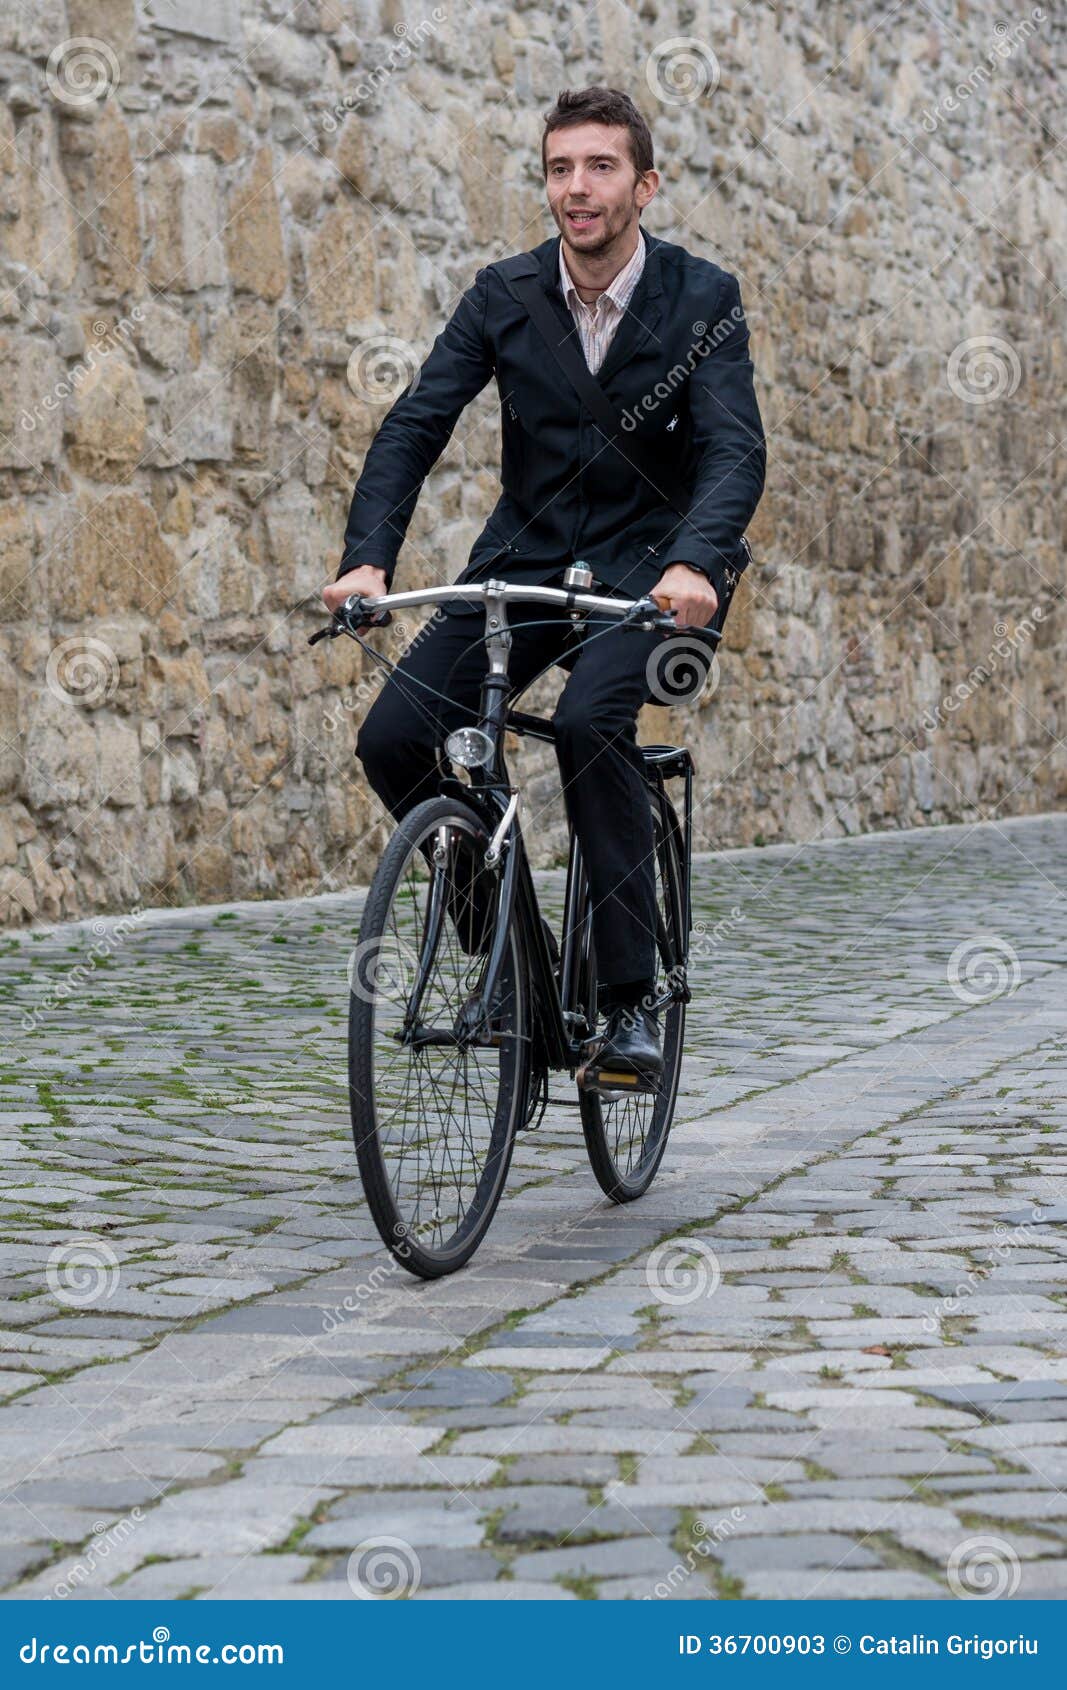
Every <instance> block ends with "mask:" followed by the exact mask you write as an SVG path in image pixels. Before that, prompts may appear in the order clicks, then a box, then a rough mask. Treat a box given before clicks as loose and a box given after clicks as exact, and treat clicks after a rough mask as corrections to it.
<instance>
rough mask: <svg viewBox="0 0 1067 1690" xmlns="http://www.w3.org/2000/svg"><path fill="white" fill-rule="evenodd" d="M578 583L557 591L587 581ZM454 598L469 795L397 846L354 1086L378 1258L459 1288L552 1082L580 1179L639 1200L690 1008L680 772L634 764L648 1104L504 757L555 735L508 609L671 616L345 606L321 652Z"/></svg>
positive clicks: (488, 598)
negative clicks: (580, 1149) (649, 1029)
mask: <svg viewBox="0 0 1067 1690" xmlns="http://www.w3.org/2000/svg"><path fill="white" fill-rule="evenodd" d="M581 568H582V566H573V568H572V570H571V571H570V572H569V574H568V576H567V577H566V579H567V580H574V579H578V580H581V579H583V576H582V575H581V574H579V573H577V571H580V570H581ZM587 578H588V577H585V579H587ZM461 598H462V599H466V600H469V601H473V600H483V601H484V603H485V614H486V634H485V643H486V647H487V651H488V659H489V662H488V672H487V674H486V676H485V679H484V681H483V684H482V689H481V699H480V708H479V713H478V720H477V725H472V726H470V727H461V728H458V729H456V730H455V731H454V732H452V733H450V734H449V735H448V736H447V738H446V739H445V741H444V745H443V750H444V753H445V756H446V757H447V759H448V761H449V763H450V764H451V766H452V768H453V771H455V770H457V769H458V770H462V771H464V772H465V774H466V779H465V780H461V779H460V778H458V775H457V774H456V773H455V772H453V774H452V775H450V776H446V777H444V778H442V781H441V786H440V794H439V796H437V797H434V798H430V799H427V800H426V801H425V802H423V803H421V804H419V805H418V806H417V807H416V808H415V809H413V810H411V811H410V812H409V814H408V815H407V816H405V818H404V819H403V821H402V822H401V823H400V824H399V825H398V826H397V829H396V831H395V833H394V834H393V836H392V838H391V839H390V841H389V844H388V845H387V847H386V849H385V851H384V852H383V854H382V857H381V860H380V862H379V864H378V868H377V871H376V873H375V875H374V879H373V881H372V883H371V887H370V891H369V893H368V896H367V901H366V905H365V907H364V911H363V919H362V923H361V926H360V930H359V938H358V942H357V944H356V948H355V950H354V952H353V953H352V956H351V958H350V961H349V988H350V992H349V1038H348V1080H349V1098H350V1103H351V1111H352V1130H353V1136H354V1138H355V1147H356V1155H357V1158H358V1161H359V1169H360V1174H361V1177H362V1180H363V1185H364V1189H365V1191H366V1194H367V1201H368V1203H369V1205H370V1210H371V1214H372V1215H373V1217H374V1221H375V1224H376V1226H377V1228H378V1231H379V1233H380V1234H381V1236H382V1239H383V1240H384V1242H385V1243H386V1244H387V1245H388V1247H389V1249H390V1250H391V1251H392V1253H393V1255H394V1256H395V1257H396V1259H397V1261H399V1262H401V1263H402V1264H403V1266H404V1267H406V1268H407V1269H409V1271H410V1272H412V1273H414V1274H417V1275H419V1276H420V1277H423V1278H436V1277H438V1276H439V1275H441V1274H446V1273H452V1272H454V1271H455V1270H456V1269H457V1268H459V1267H462V1266H463V1264H464V1263H465V1262H467V1261H468V1260H469V1259H470V1257H471V1256H472V1255H473V1253H474V1251H475V1250H476V1249H477V1247H478V1245H479V1243H480V1242H481V1240H482V1238H483V1237H484V1236H485V1233H486V1230H487V1229H488V1227H489V1224H490V1222H491V1220H492V1218H493V1214H494V1212H495V1210H496V1206H497V1204H498V1203H499V1201H500V1198H501V1195H502V1193H503V1190H504V1182H505V1179H506V1177H507V1172H508V1167H509V1165H510V1162H511V1155H512V1149H513V1146H514V1143H515V1135H516V1134H517V1133H518V1132H519V1131H522V1130H524V1129H527V1128H532V1127H536V1126H537V1125H538V1124H539V1123H540V1120H541V1118H542V1116H543V1114H544V1111H545V1108H546V1106H547V1102H548V1076H549V1073H550V1072H551V1071H552V1070H566V1071H567V1072H568V1073H569V1074H570V1075H571V1076H572V1077H573V1078H574V1079H575V1080H576V1082H577V1086H578V1100H579V1107H580V1111H581V1120H582V1127H583V1131H584V1134H585V1142H586V1145H587V1147H588V1152H589V1159H590V1162H591V1163H592V1167H593V1172H594V1174H595V1175H596V1178H597V1180H598V1181H599V1183H600V1186H601V1188H602V1190H603V1191H604V1192H605V1194H606V1195H607V1196H608V1197H609V1198H610V1199H611V1200H612V1201H613V1202H615V1203H626V1202H630V1201H632V1200H633V1199H634V1198H636V1197H640V1196H641V1195H642V1194H643V1193H644V1192H646V1191H647V1190H648V1188H649V1186H650V1185H651V1183H652V1180H653V1178H654V1177H655V1174H656V1170H657V1169H658V1167H659V1165H660V1162H661V1161H662V1159H663V1153H664V1151H665V1149H666V1146H667V1138H668V1134H669V1133H670V1128H671V1121H672V1119H673V1115H674V1107H675V1100H676V1097H677V1093H678V1081H679V1075H680V1072H681V1063H682V1043H683V1033H684V1028H685V1007H686V1004H687V1003H688V1001H689V998H690V990H689V986H688V984H687V980H686V967H687V959H688V951H689V935H690V929H691V898H690V864H691V851H692V779H693V765H692V759H691V758H690V755H689V752H688V751H687V750H684V749H681V748H678V747H675V746H667V745H647V746H644V747H642V750H643V753H644V761H645V772H646V779H647V788H648V801H649V805H650V807H651V812H652V822H653V833H654V841H655V857H656V886H657V953H658V973H657V980H656V997H655V1002H656V1007H657V1008H658V1009H659V1010H660V1011H661V1012H662V1026H663V1055H664V1062H663V1072H662V1076H661V1077H660V1078H659V1080H658V1081H657V1083H656V1084H655V1085H654V1086H650V1085H649V1083H648V1081H647V1078H646V1077H644V1076H642V1075H639V1074H636V1073H635V1074H625V1073H620V1072H616V1071H612V1070H606V1069H601V1068H599V1067H598V1065H597V1062H596V1056H595V1051H596V1044H595V1039H594V1035H595V1033H596V1025H597V976H596V953H595V949H594V945H593V930H592V911H591V905H590V897H589V887H588V882H587V879H586V874H585V870H584V866H583V861H582V854H581V849H580V846H579V844H578V841H577V839H576V838H575V837H574V835H573V833H572V834H571V836H570V850H569V856H568V864H567V878H566V892H565V898H564V917H563V931H562V934H561V936H560V941H559V942H557V941H556V938H555V935H554V933H553V932H552V929H551V928H550V927H549V925H548V923H547V922H546V921H545V920H544V918H543V917H542V915H541V911H540V908H539V905H538V899H537V892H536V888H535V886H534V880H533V875H532V873H531V869H530V863H529V859H528V857H527V853H526V846H525V843H524V840H523V834H522V828H521V825H520V820H519V813H518V812H519V798H520V794H519V791H518V789H517V788H516V787H515V786H514V785H513V784H512V782H511V779H510V777H509V775H508V771H507V766H506V762H505V757H504V744H505V734H506V733H507V732H513V733H517V734H528V735H530V736H532V737H534V738H536V739H543V740H549V741H552V740H554V737H555V736H554V732H553V728H552V724H551V723H550V722H549V721H547V720H545V719H542V718H541V717H538V716H532V715H527V714H525V713H523V712H522V711H519V710H516V709H514V708H513V707H512V700H511V687H510V683H509V680H508V651H509V646H510V633H509V630H508V623H507V606H508V605H509V604H512V603H515V602H517V601H520V600H521V601H524V602H531V601H532V602H536V603H540V604H545V605H553V606H565V607H566V608H567V609H568V611H569V612H570V614H571V617H572V618H573V619H574V620H575V621H576V623H577V624H579V632H580V636H581V637H583V638H588V637H591V629H592V627H593V625H594V622H595V621H596V620H600V619H609V620H608V621H607V623H606V625H608V626H610V625H612V624H615V625H618V624H620V623H621V625H623V626H628V627H635V628H642V629H649V628H661V629H664V630H674V629H675V623H674V618H673V614H672V613H671V612H668V611H663V610H661V609H660V607H659V606H658V605H657V604H656V602H655V600H654V599H652V598H643V599H637V600H627V599H618V598H609V597H601V596H598V595H596V594H593V593H588V592H581V591H577V590H568V589H567V588H559V587H537V586H520V585H508V584H506V583H504V582H500V581H488V582H484V583H471V584H466V585H463V586H458V585H454V586H441V587H428V588H425V589H422V590H419V591H415V592H403V593H393V594H389V595H388V596H383V597H381V598H361V597H353V598H350V599H348V600H346V601H345V603H344V605H342V606H341V608H340V609H339V610H338V611H337V612H336V614H335V616H334V618H333V620H332V622H331V624H330V625H329V627H327V628H323V629H320V630H319V632H318V633H316V634H314V635H312V643H314V641H316V640H319V639H323V638H326V637H329V636H334V635H337V634H349V635H351V636H352V637H354V638H357V639H359V638H360V636H361V635H362V634H363V633H364V632H365V631H366V630H367V629H369V628H372V627H375V626H383V625H384V624H385V622H387V621H388V620H389V619H390V615H391V612H392V611H393V610H400V609H407V608H409V607H414V606H417V605H426V604H434V603H438V602H441V601H444V600H450V599H461ZM705 633H709V634H711V638H712V640H713V641H714V640H715V639H716V638H717V636H716V635H715V634H714V633H713V632H712V631H711V630H705ZM592 637H595V636H592ZM364 649H365V650H370V649H371V648H369V647H367V646H365V647H364ZM712 649H713V648H712ZM673 777H677V778H679V779H681V780H682V781H684V812H683V820H682V821H681V822H679V819H678V816H677V814H676V812H675V809H674V807H673V806H672V804H671V803H670V801H669V800H668V797H667V794H666V789H665V785H664V783H665V781H666V780H668V779H670V778H673Z"/></svg>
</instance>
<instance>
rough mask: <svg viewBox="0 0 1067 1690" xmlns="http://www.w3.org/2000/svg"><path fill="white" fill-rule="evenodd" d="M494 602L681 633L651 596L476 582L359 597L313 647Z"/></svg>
mask: <svg viewBox="0 0 1067 1690" xmlns="http://www.w3.org/2000/svg"><path fill="white" fill-rule="evenodd" d="M490 598H494V599H497V600H502V601H503V603H504V604H515V603H519V602H522V603H525V604H546V605H547V604H553V605H559V606H561V607H564V608H566V609H568V610H578V611H585V612H594V613H597V614H601V615H608V616H618V617H619V618H620V622H621V623H626V624H629V625H630V626H632V627H638V628H645V629H649V628H662V629H665V630H675V629H676V628H677V624H676V622H675V620H674V612H673V611H671V610H661V608H660V606H659V605H658V604H657V603H656V601H655V599H654V598H651V597H648V596H646V597H645V598H640V599H618V598H608V597H605V596H604V595H602V594H598V593H582V592H578V591H577V590H576V589H574V588H569V587H538V586H523V585H522V584H521V583H519V582H506V581H485V582H476V581H470V582H464V583H463V584H462V585H455V586H441V587H419V588H416V589H415V590H414V591H412V592H406V593H383V594H381V595H380V596H377V597H371V596H368V595H365V594H362V593H353V594H352V596H351V598H347V599H345V602H344V604H342V605H341V606H340V607H339V609H337V610H335V611H334V614H333V620H332V621H331V622H330V623H329V625H328V626H327V627H325V628H320V629H319V630H318V632H317V633H314V634H312V635H310V636H309V638H308V645H315V644H317V642H318V641H319V640H326V639H336V637H337V635H338V634H351V635H353V637H354V636H355V635H357V634H358V633H360V632H361V631H362V630H363V629H365V628H384V627H386V626H387V625H388V623H390V622H391V621H392V612H393V611H394V610H406V609H408V608H409V607H411V608H414V606H416V605H421V604H440V603H443V602H445V601H446V600H448V599H462V600H464V601H466V602H468V603H473V602H477V601H478V600H481V602H482V603H483V604H484V603H487V602H488V600H489V599H490ZM699 632H700V633H702V634H706V635H707V636H708V637H709V638H710V639H713V640H714V641H715V642H716V643H717V642H718V641H719V639H720V638H721V635H720V633H719V632H718V630H717V629H714V628H702V629H700V630H699Z"/></svg>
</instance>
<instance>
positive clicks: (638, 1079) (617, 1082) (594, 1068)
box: [575, 1062, 657, 1097]
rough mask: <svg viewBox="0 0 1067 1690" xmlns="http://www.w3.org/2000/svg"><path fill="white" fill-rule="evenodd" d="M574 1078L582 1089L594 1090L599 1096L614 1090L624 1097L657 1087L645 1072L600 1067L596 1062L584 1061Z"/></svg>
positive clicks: (653, 1089)
mask: <svg viewBox="0 0 1067 1690" xmlns="http://www.w3.org/2000/svg"><path fill="white" fill-rule="evenodd" d="M575 1079H576V1080H577V1081H578V1085H579V1086H580V1088H581V1089H582V1091H595V1092H598V1093H599V1094H600V1095H601V1096H604V1095H606V1094H608V1093H611V1092H614V1093H615V1094H616V1095H618V1096H620V1097H625V1096H628V1095H630V1094H632V1093H635V1092H649V1091H655V1090H656V1089H657V1088H656V1083H655V1081H654V1080H652V1079H651V1078H650V1077H649V1076H648V1075H647V1074H639V1073H637V1072H636V1071H633V1070H629V1071H628V1070H625V1069H621V1068H602V1067H601V1066H600V1064H599V1063H597V1062H586V1063H585V1064H584V1065H583V1066H582V1067H581V1068H579V1069H578V1072H577V1074H576V1075H575Z"/></svg>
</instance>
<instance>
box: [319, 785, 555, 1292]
mask: <svg viewBox="0 0 1067 1690" xmlns="http://www.w3.org/2000/svg"><path fill="white" fill-rule="evenodd" d="M488 842H489V840H488V834H487V832H486V829H485V826H484V824H483V822H482V820H481V818H480V817H479V816H478V814H477V812H476V811H475V810H473V809H471V808H469V807H468V806H467V805H465V804H463V803H462V802H461V801H459V800H457V799H451V798H446V797H440V798H430V799H427V800H426V801H425V802H424V803H422V804H420V805H418V806H417V808H416V809H414V810H412V811H411V813H410V814H409V815H408V816H406V817H405V818H404V820H403V821H402V822H401V823H400V825H399V827H398V828H397V830H396V832H395V833H394V835H393V837H392V839H391V840H390V842H389V844H388V846H387V847H386V849H385V851H384V853H383V855H382V859H381V862H380V863H379V865H378V870H377V873H376V874H375V876H374V880H373V882H372V884H371V888H370V892H369V894H368V897H367V903H366V907H365V909H364V912H363V920H362V923H361V926H360V931H359V941H358V944H357V946H356V949H355V951H354V952H353V954H352V957H351V959H350V963H349V987H350V996H349V1046H348V1051H349V1067H348V1071H349V1098H350V1104H351V1110H352V1132H353V1137H354V1140H355V1147H356V1157H357V1159H358V1162H359V1170H360V1175H361V1178H362V1181H363V1187H364V1190H365V1192H366V1195H367V1202H368V1205H369V1207H370V1211H371V1214H372V1216H373V1218H374V1223H375V1225H376V1226H377V1228H378V1231H379V1233H380V1234H381V1237H382V1239H383V1241H384V1242H385V1243H386V1244H387V1245H388V1247H389V1249H390V1250H391V1251H392V1253H393V1255H394V1256H395V1258H396V1259H397V1261H398V1262H400V1263H401V1264H402V1265H403V1266H404V1267H405V1268H407V1269H408V1270H409V1272H411V1273H414V1274H417V1275H418V1276H420V1277H421V1278H425V1279H432V1278H437V1277H438V1276H440V1275H441V1274H445V1273H452V1272H454V1271H455V1270H456V1269H457V1268H459V1267H462V1266H463V1264H464V1262H466V1261H468V1260H469V1259H470V1257H471V1256H472V1255H473V1253H474V1251H475V1250H476V1249H477V1248H478V1245H479V1244H480V1242H481V1240H482V1238H483V1237H484V1236H485V1232H486V1229H487V1228H488V1226H489V1223H490V1221H491V1220H492V1218H493V1213H494V1211H495V1209H496V1206H497V1204H498V1203H499V1201H500V1197H501V1193H502V1192H503V1189H504V1181H505V1179H506V1177H507V1171H508V1167H509V1165H510V1162H511V1154H512V1148H513V1145H514V1141H515V1133H516V1130H517V1128H518V1126H519V1124H520V1122H521V1120H522V1117H523V1114H524V1112H525V1107H526V1089H527V1071H528V1064H529V1046H530V1040H529V1025H528V1023H529V1002H530V989H529V972H528V965H527V959H526V956H525V952H524V949H523V944H522V938H521V934H520V932H519V929H518V923H517V922H514V921H513V922H512V923H511V928H510V932H509V936H508V943H507V947H506V949H505V953H504V960H503V967H502V972H501V976H500V981H499V986H498V991H497V993H496V996H495V998H494V1003H493V1005H492V1013H491V1016H490V1017H489V1018H488V1019H486V1018H483V1019H482V1021H481V1024H480V1026H479V1027H478V1028H477V1029H475V1031H474V1036H469V1034H470V1029H469V1027H468V1028H467V1030H466V1032H465V1031H464V1028H463V1019H462V1016H463V1010H464V1005H465V1004H466V1005H469V1004H470V1002H471V1001H472V999H473V996H474V995H475V994H477V992H478V990H479V987H480V983H481V980H482V976H483V974H484V970H485V965H486V954H487V952H488V949H489V943H490V941H491V939H492V935H493V932H494V929H495V926H496V922H497V919H498V912H499V904H500V885H501V882H500V875H499V872H497V871H493V872H490V871H489V870H487V869H486V868H485V866H484V856H485V850H486V846H487V845H488ZM468 1015H469V1009H468Z"/></svg>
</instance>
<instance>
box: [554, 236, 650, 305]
mask: <svg viewBox="0 0 1067 1690" xmlns="http://www.w3.org/2000/svg"><path fill="white" fill-rule="evenodd" d="M646 251H647V243H646V241H645V237H644V235H643V234H642V232H641V230H640V229H638V231H637V251H636V252H635V253H634V255H633V257H632V258H631V259H630V260H629V262H628V263H627V264H624V265H623V267H622V269H621V270H620V271H619V273H618V275H617V276H615V277H614V278H613V279H612V281H611V282H610V283H609V284H608V286H607V287H606V288H605V289H604V292H603V293H601V294H598V295H597V298H596V300H595V302H594V305H593V306H586V309H587V310H593V309H595V307H596V306H598V305H599V304H600V301H601V300H602V299H603V298H604V297H605V295H606V296H607V298H608V299H610V300H611V302H612V304H613V305H615V306H616V307H617V308H618V309H619V310H620V311H624V310H625V309H626V307H627V305H629V303H630V299H631V297H632V296H633V292H634V289H635V288H636V286H637V284H638V282H639V281H640V280H641V272H642V270H643V269H644V267H645V252H646ZM559 285H560V287H561V288H562V290H563V297H564V299H565V300H566V302H567V304H568V306H571V307H573V304H574V300H575V299H578V290H577V289H576V287H575V286H574V282H573V280H572V278H571V273H570V271H569V270H568V269H567V260H566V259H565V258H564V256H563V241H562V239H561V240H560V243H559ZM572 295H573V298H572ZM578 302H579V304H584V303H585V302H584V300H579V301H578Z"/></svg>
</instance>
